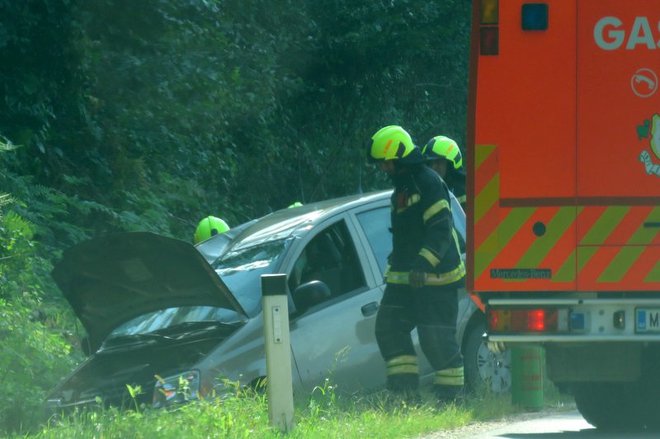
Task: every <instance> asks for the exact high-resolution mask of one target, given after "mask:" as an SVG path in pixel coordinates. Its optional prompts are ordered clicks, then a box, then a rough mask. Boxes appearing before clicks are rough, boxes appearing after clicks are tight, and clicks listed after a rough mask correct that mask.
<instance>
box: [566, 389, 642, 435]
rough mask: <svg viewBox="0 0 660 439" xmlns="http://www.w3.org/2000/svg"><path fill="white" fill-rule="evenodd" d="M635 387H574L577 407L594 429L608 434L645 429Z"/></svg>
mask: <svg viewBox="0 0 660 439" xmlns="http://www.w3.org/2000/svg"><path fill="white" fill-rule="evenodd" d="M633 387H634V386H633V385H631V384H629V383H602V382H600V383H598V382H597V383H579V384H576V385H575V386H574V387H573V392H574V394H575V405H576V406H577V408H578V410H579V411H580V414H582V416H583V417H584V419H586V421H587V422H588V423H590V424H591V425H593V426H594V427H596V428H598V429H601V430H607V431H618V432H622V431H638V430H641V429H643V427H644V422H643V421H642V419H640V416H639V411H638V410H637V408H638V402H637V399H636V397H635V395H634V389H633Z"/></svg>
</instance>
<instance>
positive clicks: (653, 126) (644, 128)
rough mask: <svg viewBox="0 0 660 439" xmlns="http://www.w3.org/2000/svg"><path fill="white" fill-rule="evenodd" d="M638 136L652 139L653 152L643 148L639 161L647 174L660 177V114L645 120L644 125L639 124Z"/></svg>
mask: <svg viewBox="0 0 660 439" xmlns="http://www.w3.org/2000/svg"><path fill="white" fill-rule="evenodd" d="M649 128H650V130H649ZM649 131H650V133H649ZM637 136H638V137H639V139H640V140H641V139H644V138H649V139H650V146H651V152H652V153H653V154H651V153H650V152H649V151H648V150H646V149H645V150H643V151H642V153H641V154H640V155H639V161H640V162H642V164H643V165H644V169H645V171H646V173H647V174H649V175H655V176H657V177H660V164H658V163H656V160H657V159H660V114H657V113H656V114H654V115H653V118H652V119H651V120H650V121H649V120H645V121H644V123H643V124H642V125H640V126H638V127H637Z"/></svg>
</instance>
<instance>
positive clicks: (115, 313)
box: [52, 232, 246, 351]
mask: <svg viewBox="0 0 660 439" xmlns="http://www.w3.org/2000/svg"><path fill="white" fill-rule="evenodd" d="M52 275H53V278H54V279H55V282H56V283H57V285H58V286H59V287H60V289H61V290H62V293H63V294H64V297H65V298H66V299H67V300H68V301H69V304H70V305H71V307H72V308H73V310H74V312H75V313H76V315H77V316H78V318H79V319H80V321H81V322H82V324H83V325H84V326H85V329H86V330H87V334H88V335H89V343H90V347H91V348H92V351H96V350H97V349H98V347H99V346H100V345H101V343H102V341H103V340H104V339H105V338H106V337H107V336H108V334H110V332H111V331H112V330H113V329H115V328H116V327H117V326H119V325H120V324H122V323H124V322H126V321H128V320H130V319H132V318H134V317H137V316H139V315H142V314H145V313H147V312H151V311H156V310H159V309H165V308H171V307H179V306H216V307H222V308H227V309H231V310H234V311H236V312H238V313H239V314H242V315H246V313H245V311H244V310H243V308H242V307H241V305H240V304H239V303H238V301H237V300H236V298H235V297H234V296H233V295H232V294H231V292H230V291H229V288H227V286H226V285H225V283H224V282H223V281H222V280H221V279H220V277H219V276H218V275H217V273H216V272H215V271H214V270H213V268H212V267H211V266H210V265H209V263H208V262H207V261H206V259H205V258H204V256H202V255H201V254H200V253H199V252H198V251H197V250H196V249H195V248H194V247H193V246H192V244H189V243H187V242H185V241H181V240H178V239H172V238H167V237H164V236H160V235H156V234H153V233H148V232H128V233H119V234H114V235H109V236H105V237H101V238H95V239H92V240H89V241H85V242H82V243H80V244H78V245H76V246H74V247H71V248H69V249H68V250H66V251H65V252H64V254H63V257H62V260H61V261H60V262H59V263H57V264H56V265H55V268H54V269H53V272H52Z"/></svg>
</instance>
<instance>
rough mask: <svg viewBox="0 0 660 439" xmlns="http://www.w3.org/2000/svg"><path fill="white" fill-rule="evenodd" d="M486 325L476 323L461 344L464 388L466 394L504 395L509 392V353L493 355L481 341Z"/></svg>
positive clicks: (507, 351) (480, 322)
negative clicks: (483, 392)
mask: <svg viewBox="0 0 660 439" xmlns="http://www.w3.org/2000/svg"><path fill="white" fill-rule="evenodd" d="M484 332H486V324H485V322H483V321H479V322H477V324H475V325H474V326H472V328H470V329H469V333H468V334H467V337H466V338H465V342H464V343H463V363H464V366H465V387H466V389H467V391H468V392H472V393H475V392H482V391H486V392H492V393H506V392H509V391H510V390H511V353H510V351H509V350H506V351H505V352H503V353H500V354H495V353H493V352H491V351H490V350H488V347H487V346H486V343H485V342H484V340H483V334H484Z"/></svg>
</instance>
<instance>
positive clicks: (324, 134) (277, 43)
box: [0, 0, 470, 243]
mask: <svg viewBox="0 0 660 439" xmlns="http://www.w3.org/2000/svg"><path fill="white" fill-rule="evenodd" d="M29 4H30V5H31V7H29V6H26V4H24V2H12V1H11V0H0V12H3V17H10V19H11V20H12V21H13V22H14V24H13V25H12V26H10V27H8V28H7V33H6V36H5V39H4V40H0V51H1V52H0V54H2V55H4V60H6V61H7V62H5V63H4V64H5V65H7V66H10V68H8V69H7V70H4V71H3V72H1V73H0V75H2V76H0V79H3V80H5V81H4V83H6V84H9V85H11V86H12V87H11V88H7V91H8V92H9V94H8V97H9V98H8V99H7V101H6V102H7V103H6V104H4V105H5V107H4V108H0V110H1V111H0V114H2V115H3V116H0V132H3V133H5V135H6V136H7V137H8V138H9V139H12V140H13V141H14V142H16V143H20V144H22V145H25V147H24V148H22V150H21V151H20V152H19V153H18V154H16V156H15V157H14V158H12V160H11V161H9V164H10V167H9V170H10V171H11V172H13V173H15V174H16V175H20V176H25V175H30V176H32V177H33V178H34V180H33V183H34V184H36V185H42V186H46V187H48V188H51V189H54V190H56V191H57V192H58V193H59V194H61V195H62V196H64V198H66V202H65V204H66V206H67V209H69V210H70V211H71V214H70V215H69V216H68V217H67V218H65V219H63V221H64V222H69V223H71V224H74V225H75V227H77V228H79V229H81V230H84V231H85V232H84V233H83V235H84V234H87V233H89V234H91V235H96V234H100V233H108V232H112V231H116V230H135V229H147V230H153V231H156V232H159V233H163V234H168V235H172V236H177V237H180V238H183V239H189V237H190V235H191V233H192V230H193V229H194V225H195V224H196V223H197V221H198V219H199V218H200V217H203V216H206V215H209V214H213V215H216V216H221V217H223V218H225V219H226V220H227V221H228V222H229V223H230V225H234V224H237V223H240V222H243V221H246V220H248V219H251V218H254V217H256V216H261V215H263V214H265V213H268V212H270V211H272V210H275V209H279V208H283V207H286V206H288V205H289V204H291V203H292V202H293V201H296V200H299V201H302V202H305V203H307V202H311V201H315V200H319V199H323V198H327V197H331V196H338V195H344V194H347V193H354V192H356V191H360V190H370V189H374V188H378V187H383V186H384V185H386V184H387V183H386V182H385V180H384V179H383V177H382V176H380V175H379V174H377V173H376V172H374V171H373V169H371V168H370V167H368V166H365V161H364V156H365V151H364V147H363V145H364V142H365V139H367V138H368V137H369V136H370V135H371V133H373V132H374V131H375V130H376V129H378V128H379V127H380V126H382V125H384V124H389V123H400V124H402V125H404V126H406V127H407V128H409V129H410V130H411V132H412V133H413V134H414V136H415V139H416V141H417V142H418V143H423V142H425V141H426V140H427V139H428V138H429V137H431V136H433V135H437V134H439V133H443V134H447V135H450V136H452V137H454V138H456V139H458V140H459V143H462V142H463V140H464V132H463V130H464V126H465V103H466V86H467V51H468V44H469V38H468V35H469V34H468V32H469V31H468V29H469V6H470V2H465V1H462V0H452V1H445V2H427V1H423V0H405V1H403V0H402V1H397V2H365V3H363V4H355V2H353V1H348V0H336V1H333V2H318V1H306V2H294V1H291V0H286V1H281V2H279V3H278V5H277V8H274V7H273V5H272V2H268V1H265V0H253V1H249V2H245V1H242V0H227V1H217V0H215V1H214V0H209V1H204V2H200V1H189V0H177V1H167V2H165V1H156V0H151V1H144V2H137V3H136V2H134V1H131V0H86V1H84V2H82V1H76V0H40V1H37V0H35V1H33V2H29ZM43 29H46V31H45V32H44V34H43V35H42V34H39V32H40V31H41V30H43ZM3 41H4V44H3ZM51 72H54V74H51ZM28 115H29V117H28ZM74 176H75V177H74ZM24 199H26V198H24ZM26 201H27V199H26ZM81 204H84V206H83V205H81ZM33 210H34V209H33ZM68 232H69V233H68V234H69V235H70V236H69V237H68V238H72V239H79V238H82V237H83V236H82V235H80V234H74V233H71V232H72V231H71V230H69V231H68ZM74 235H75V236H74ZM63 242H64V243H68V239H66V240H64V241H63Z"/></svg>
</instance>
